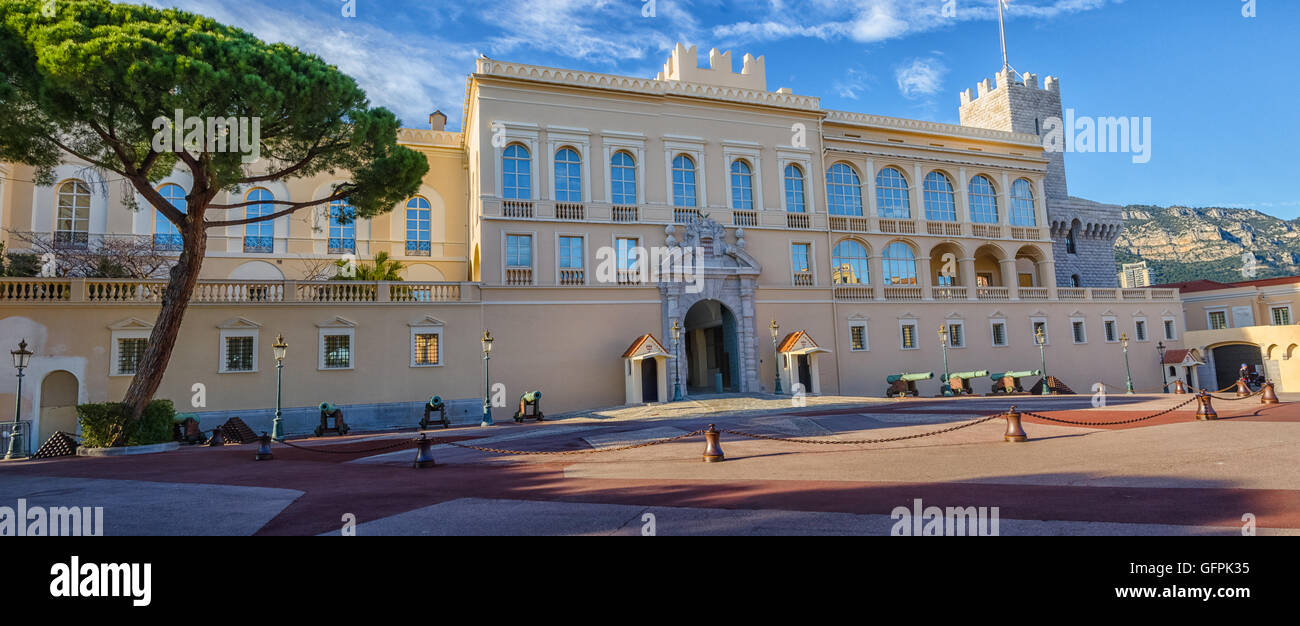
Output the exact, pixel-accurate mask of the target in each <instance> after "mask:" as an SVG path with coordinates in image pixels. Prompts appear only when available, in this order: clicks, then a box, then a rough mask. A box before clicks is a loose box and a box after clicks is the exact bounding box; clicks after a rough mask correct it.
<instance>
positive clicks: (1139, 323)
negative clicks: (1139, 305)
mask: <svg viewBox="0 0 1300 626" xmlns="http://www.w3.org/2000/svg"><path fill="white" fill-rule="evenodd" d="M1148 337H1150V335H1149V334H1148V333H1147V320H1146V318H1144V317H1139V318H1137V319H1135V320H1133V338H1134V339H1135V340H1137V341H1146V340H1147V338H1148Z"/></svg>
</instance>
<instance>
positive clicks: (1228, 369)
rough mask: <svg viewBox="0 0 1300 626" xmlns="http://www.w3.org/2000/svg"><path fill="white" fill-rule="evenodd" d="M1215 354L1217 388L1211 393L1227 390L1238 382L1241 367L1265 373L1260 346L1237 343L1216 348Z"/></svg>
mask: <svg viewBox="0 0 1300 626" xmlns="http://www.w3.org/2000/svg"><path fill="white" fill-rule="evenodd" d="M1212 353H1213V354H1214V378H1215V381H1216V382H1215V386H1214V389H1211V391H1214V390H1218V389H1224V388H1227V387H1228V386H1229V385H1231V384H1233V383H1235V382H1237V379H1238V378H1240V377H1241V366H1242V364H1245V365H1246V368H1247V369H1249V370H1250V371H1252V372H1255V373H1259V374H1263V373H1264V354H1263V352H1262V351H1260V349H1259V346H1257V345H1254V344H1248V343H1237V344H1230V345H1226V346H1219V347H1217V348H1215V349H1214V350H1213V351H1212Z"/></svg>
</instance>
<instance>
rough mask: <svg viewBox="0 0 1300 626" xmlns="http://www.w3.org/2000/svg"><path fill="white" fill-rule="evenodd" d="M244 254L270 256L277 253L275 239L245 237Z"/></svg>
mask: <svg viewBox="0 0 1300 626" xmlns="http://www.w3.org/2000/svg"><path fill="white" fill-rule="evenodd" d="M244 252H249V253H254V254H270V253H272V252H275V238H274V237H244Z"/></svg>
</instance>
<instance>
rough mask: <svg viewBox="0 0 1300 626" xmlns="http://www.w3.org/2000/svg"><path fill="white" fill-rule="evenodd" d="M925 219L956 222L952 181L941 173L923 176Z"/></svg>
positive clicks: (955, 197)
mask: <svg viewBox="0 0 1300 626" xmlns="http://www.w3.org/2000/svg"><path fill="white" fill-rule="evenodd" d="M924 190H925V219H927V220H930V221H932V222H955V221H957V195H956V193H954V192H953V187H952V180H950V179H949V178H948V176H947V175H946V174H944V173H943V172H937V171H936V172H930V173H929V174H926V176H925V187H924Z"/></svg>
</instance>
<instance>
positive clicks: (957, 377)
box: [942, 370, 989, 398]
mask: <svg viewBox="0 0 1300 626" xmlns="http://www.w3.org/2000/svg"><path fill="white" fill-rule="evenodd" d="M988 375H989V372H988V370H981V371H974V372H954V373H952V374H948V380H947V381H946V382H945V383H944V385H943V389H942V391H943V397H945V398H952V397H955V396H969V395H974V393H975V388H974V387H973V386H971V382H970V381H972V380H974V379H976V378H983V377H985V376H988Z"/></svg>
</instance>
